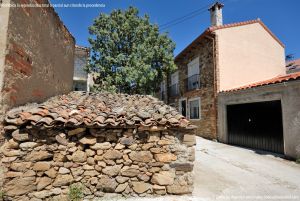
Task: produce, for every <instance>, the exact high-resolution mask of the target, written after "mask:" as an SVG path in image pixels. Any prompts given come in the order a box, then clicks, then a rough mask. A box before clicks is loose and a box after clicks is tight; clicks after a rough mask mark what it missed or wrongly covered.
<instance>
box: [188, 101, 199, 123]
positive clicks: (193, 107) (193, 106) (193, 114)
mask: <svg viewBox="0 0 300 201" xmlns="http://www.w3.org/2000/svg"><path fill="white" fill-rule="evenodd" d="M189 107H190V119H200V98H195V99H191V100H189Z"/></svg>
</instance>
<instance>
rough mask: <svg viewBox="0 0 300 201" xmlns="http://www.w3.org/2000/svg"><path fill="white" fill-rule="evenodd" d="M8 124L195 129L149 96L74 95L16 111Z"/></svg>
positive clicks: (13, 110)
mask: <svg viewBox="0 0 300 201" xmlns="http://www.w3.org/2000/svg"><path fill="white" fill-rule="evenodd" d="M5 124H7V125H15V126H18V127H21V126H27V125H32V126H35V127H39V128H49V127H55V126H56V127H79V126H85V127H96V128H97V127H128V126H143V127H151V126H158V125H160V126H164V127H181V128H190V129H192V128H195V126H193V125H191V124H190V123H189V121H187V120H186V119H185V117H184V116H182V115H181V114H179V113H178V112H177V111H176V109H175V108H173V107H171V106H168V105H166V104H164V103H163V102H162V101H159V100H158V99H156V98H154V97H151V96H147V95H127V94H110V93H89V92H71V93H69V94H67V95H60V96H55V97H53V98H51V99H49V100H48V101H46V102H44V103H41V104H33V105H28V106H23V107H19V108H14V109H12V110H10V111H9V112H8V113H7V114H6V117H5Z"/></svg>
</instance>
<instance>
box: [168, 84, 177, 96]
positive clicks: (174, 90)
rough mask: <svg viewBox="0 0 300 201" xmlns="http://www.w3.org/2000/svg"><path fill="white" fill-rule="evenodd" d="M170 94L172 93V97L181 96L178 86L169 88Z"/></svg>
mask: <svg viewBox="0 0 300 201" xmlns="http://www.w3.org/2000/svg"><path fill="white" fill-rule="evenodd" d="M169 93H170V97H174V96H178V95H179V89H178V84H173V85H171V86H170V87H169Z"/></svg>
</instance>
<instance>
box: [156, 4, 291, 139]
mask: <svg viewBox="0 0 300 201" xmlns="http://www.w3.org/2000/svg"><path fill="white" fill-rule="evenodd" d="M222 7H223V5H222V4H220V3H218V2H217V3H215V4H214V5H213V6H212V7H211V8H210V9H209V11H210V13H211V23H212V24H211V26H210V27H208V28H207V29H206V30H205V31H204V32H203V33H202V34H200V36H198V37H197V38H196V39H195V40H194V41H192V43H191V44H189V45H188V46H187V47H186V48H185V49H184V50H183V51H182V52H180V53H179V54H178V55H177V56H176V58H175V63H176V65H177V67H178V70H177V71H176V72H174V73H173V74H172V75H170V76H169V77H170V79H169V80H168V82H166V83H165V84H162V87H161V91H160V94H161V98H162V94H164V95H165V96H164V98H165V100H166V101H167V102H168V103H169V104H172V105H173V106H175V107H177V108H178V109H179V111H180V112H181V114H183V115H184V116H186V117H187V118H188V119H189V120H190V121H191V122H193V123H194V124H195V125H197V126H198V129H197V135H199V136H202V137H205V138H209V139H217V130H218V129H217V119H218V111H217V104H218V94H219V93H220V92H221V91H224V90H228V89H232V88H236V87H239V86H244V85H247V84H250V83H255V82H259V81H263V80H266V79H271V78H274V77H276V76H278V75H284V74H285V53H284V45H283V44H282V43H281V42H280V41H279V39H278V38H277V37H276V36H275V35H274V34H273V33H272V32H271V31H270V30H269V29H268V28H267V27H266V26H265V25H264V24H263V22H262V21H261V20H260V19H256V20H251V21H245V22H238V23H232V24H222V22H223V20H222ZM163 91H167V93H162V92H163ZM166 95H167V98H166Z"/></svg>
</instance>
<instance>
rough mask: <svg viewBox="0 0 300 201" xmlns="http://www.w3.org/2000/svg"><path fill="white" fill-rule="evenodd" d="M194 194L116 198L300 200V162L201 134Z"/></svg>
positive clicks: (143, 200) (155, 200) (158, 200)
mask: <svg viewBox="0 0 300 201" xmlns="http://www.w3.org/2000/svg"><path fill="white" fill-rule="evenodd" d="M194 174H195V186H194V192H193V194H192V195H186V196H165V197H156V198H127V199H125V198H120V197H119V196H117V197H115V196H113V195H110V196H106V197H104V198H102V199H101V200H110V201H111V200H112V201H123V200H124V201H125V200H126V201H137V200H138V201H202V200H203V201H212V200H300V165H299V164H296V163H295V162H292V161H288V160H285V159H282V158H280V157H279V156H276V155H271V154H269V153H266V152H265V153H264V152H256V151H254V150H249V149H245V148H240V147H234V146H230V145H226V144H221V143H217V142H213V141H209V140H205V139H203V138H200V137H197V147H196V161H195V168H194Z"/></svg>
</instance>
